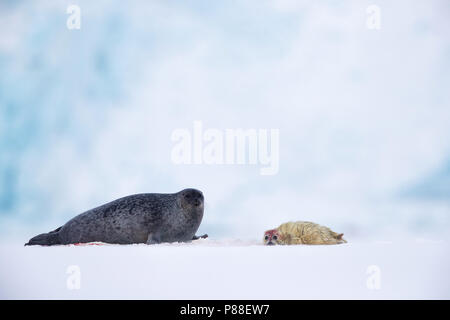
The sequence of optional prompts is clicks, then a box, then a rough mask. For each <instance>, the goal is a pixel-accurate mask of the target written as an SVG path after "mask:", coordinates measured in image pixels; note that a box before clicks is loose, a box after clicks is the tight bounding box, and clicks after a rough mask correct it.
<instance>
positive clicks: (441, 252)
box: [0, 239, 450, 299]
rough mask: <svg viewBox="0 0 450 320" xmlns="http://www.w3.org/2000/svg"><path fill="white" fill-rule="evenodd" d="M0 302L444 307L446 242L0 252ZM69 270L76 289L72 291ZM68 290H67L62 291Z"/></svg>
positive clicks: (206, 243) (239, 243)
mask: <svg viewBox="0 0 450 320" xmlns="http://www.w3.org/2000/svg"><path fill="white" fill-rule="evenodd" d="M0 260H1V264H0V298H1V299H449V298H450V283H449V280H448V271H449V270H450V256H449V243H448V242H447V241H431V240H426V239H412V240H405V239H404V240H399V241H378V242H374V241H361V242H349V243H348V244H343V245H336V246H271V247H267V246H263V245H261V244H260V241H259V240H239V239H202V240H198V241H194V242H192V243H185V244H180V243H176V244H161V245H152V246H147V245H93V246H73V245H71V246H54V247H38V246H34V247H24V246H23V244H19V243H12V244H2V245H1V246H0ZM74 270H79V278H78V279H79V289H77V287H75V288H74V287H73V284H74V283H77V282H76V281H75V282H74V281H73V279H74V278H73V277H74V275H76V272H75V273H74ZM71 285H72V286H71Z"/></svg>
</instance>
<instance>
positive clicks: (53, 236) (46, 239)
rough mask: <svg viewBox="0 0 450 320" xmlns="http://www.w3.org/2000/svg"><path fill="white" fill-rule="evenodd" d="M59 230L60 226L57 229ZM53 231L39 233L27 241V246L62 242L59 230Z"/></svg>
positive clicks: (51, 244)
mask: <svg viewBox="0 0 450 320" xmlns="http://www.w3.org/2000/svg"><path fill="white" fill-rule="evenodd" d="M56 230H58V231H59V228H58V229H56ZM56 230H54V231H51V232H49V233H43V234H40V235H37V236H36V237H34V238H31V239H30V241H28V243H25V245H26V246H34V245H41V246H53V245H55V244H61V240H59V234H58V231H56Z"/></svg>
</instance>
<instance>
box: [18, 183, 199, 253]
mask: <svg viewBox="0 0 450 320" xmlns="http://www.w3.org/2000/svg"><path fill="white" fill-rule="evenodd" d="M203 210H204V198H203V194H202V192H201V191H199V190H196V189H184V190H182V191H180V192H177V193H170V194H162V193H142V194H135V195H131V196H127V197H124V198H120V199H117V200H115V201H112V202H109V203H107V204H104V205H102V206H100V207H97V208H94V209H91V210H89V211H86V212H84V213H81V214H80V215H78V216H76V217H75V218H73V219H72V220H70V221H68V222H67V223H66V224H65V225H63V226H62V227H59V228H58V229H56V230H53V231H51V232H48V233H43V234H40V235H38V236H36V237H34V238H32V239H31V240H30V241H29V242H28V243H26V244H25V245H46V246H52V245H58V244H72V243H87V242H93V241H101V242H106V243H117V244H132V243H146V244H156V243H161V242H186V241H190V240H195V239H198V238H199V237H197V236H195V233H196V232H197V229H198V227H199V226H200V223H201V221H202V218H203ZM202 237H207V235H204V236H202Z"/></svg>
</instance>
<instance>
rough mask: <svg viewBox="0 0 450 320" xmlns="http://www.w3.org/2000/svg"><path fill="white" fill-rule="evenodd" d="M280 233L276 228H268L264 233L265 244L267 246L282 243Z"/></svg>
mask: <svg viewBox="0 0 450 320" xmlns="http://www.w3.org/2000/svg"><path fill="white" fill-rule="evenodd" d="M280 240H281V238H280V234H279V233H278V231H277V230H276V229H273V230H268V231H266V232H265V233H264V244H265V245H267V246H273V245H276V244H280V242H279V241H280Z"/></svg>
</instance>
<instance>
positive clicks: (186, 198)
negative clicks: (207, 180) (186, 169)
mask: <svg viewBox="0 0 450 320" xmlns="http://www.w3.org/2000/svg"><path fill="white" fill-rule="evenodd" d="M179 194H180V204H181V206H182V207H183V209H186V210H203V202H204V198H203V193H202V192H201V191H199V190H197V189H184V190H182V191H180V192H179Z"/></svg>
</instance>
